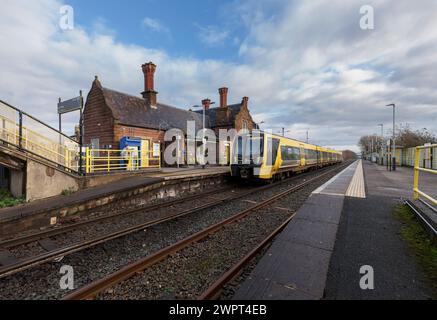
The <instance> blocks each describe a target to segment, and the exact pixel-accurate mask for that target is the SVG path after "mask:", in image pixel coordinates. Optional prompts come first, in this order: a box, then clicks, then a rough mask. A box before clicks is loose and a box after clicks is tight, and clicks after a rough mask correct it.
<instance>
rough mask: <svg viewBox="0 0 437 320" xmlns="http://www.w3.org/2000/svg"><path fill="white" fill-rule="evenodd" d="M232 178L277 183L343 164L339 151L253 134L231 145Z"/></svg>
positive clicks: (239, 137) (287, 139)
mask: <svg viewBox="0 0 437 320" xmlns="http://www.w3.org/2000/svg"><path fill="white" fill-rule="evenodd" d="M232 149H233V150H232V156H231V175H232V176H233V177H239V178H243V179H263V180H276V179H281V178H285V177H289V176H291V175H293V174H296V173H300V172H304V171H309V170H313V169H317V168H321V167H324V166H328V165H333V164H336V163H340V162H342V161H343V158H342V153H341V152H339V151H335V150H331V149H327V148H323V147H320V146H316V145H312V144H308V143H304V142H301V141H298V140H294V139H289V138H285V137H281V136H278V135H274V134H270V133H265V132H260V131H254V132H253V133H246V134H241V135H238V136H237V137H236V138H235V140H234V143H233V148H232Z"/></svg>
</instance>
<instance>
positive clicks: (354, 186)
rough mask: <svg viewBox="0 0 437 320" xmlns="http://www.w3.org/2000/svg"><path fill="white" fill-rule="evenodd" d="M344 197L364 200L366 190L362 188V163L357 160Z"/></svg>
mask: <svg viewBox="0 0 437 320" xmlns="http://www.w3.org/2000/svg"><path fill="white" fill-rule="evenodd" d="M346 197H352V198H365V197H366V188H365V186H364V171H363V162H362V160H359V163H358V165H357V168H356V169H355V173H354V176H353V177H352V180H351V183H350V184H349V187H348V189H347V191H346Z"/></svg>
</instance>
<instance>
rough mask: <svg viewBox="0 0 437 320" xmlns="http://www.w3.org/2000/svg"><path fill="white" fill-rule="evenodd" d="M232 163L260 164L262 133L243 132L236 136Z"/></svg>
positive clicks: (262, 147)
mask: <svg viewBox="0 0 437 320" xmlns="http://www.w3.org/2000/svg"><path fill="white" fill-rule="evenodd" d="M234 146H235V147H234V157H233V163H234V164H251V165H261V163H262V159H263V153H264V134H255V133H253V134H245V135H240V136H238V137H237V138H236V142H235V145H234Z"/></svg>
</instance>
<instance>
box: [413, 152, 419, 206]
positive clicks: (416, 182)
mask: <svg viewBox="0 0 437 320" xmlns="http://www.w3.org/2000/svg"><path fill="white" fill-rule="evenodd" d="M419 166H420V149H419V148H416V150H415V154H414V184H413V199H414V200H418V199H419V193H418V192H417V190H418V189H419Z"/></svg>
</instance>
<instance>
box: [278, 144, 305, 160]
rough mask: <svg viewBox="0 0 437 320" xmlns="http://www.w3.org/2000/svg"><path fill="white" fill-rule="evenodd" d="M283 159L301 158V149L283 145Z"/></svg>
mask: <svg viewBox="0 0 437 320" xmlns="http://www.w3.org/2000/svg"><path fill="white" fill-rule="evenodd" d="M281 157H282V161H291V160H300V150H299V148H294V147H287V146H282V147H281Z"/></svg>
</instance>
